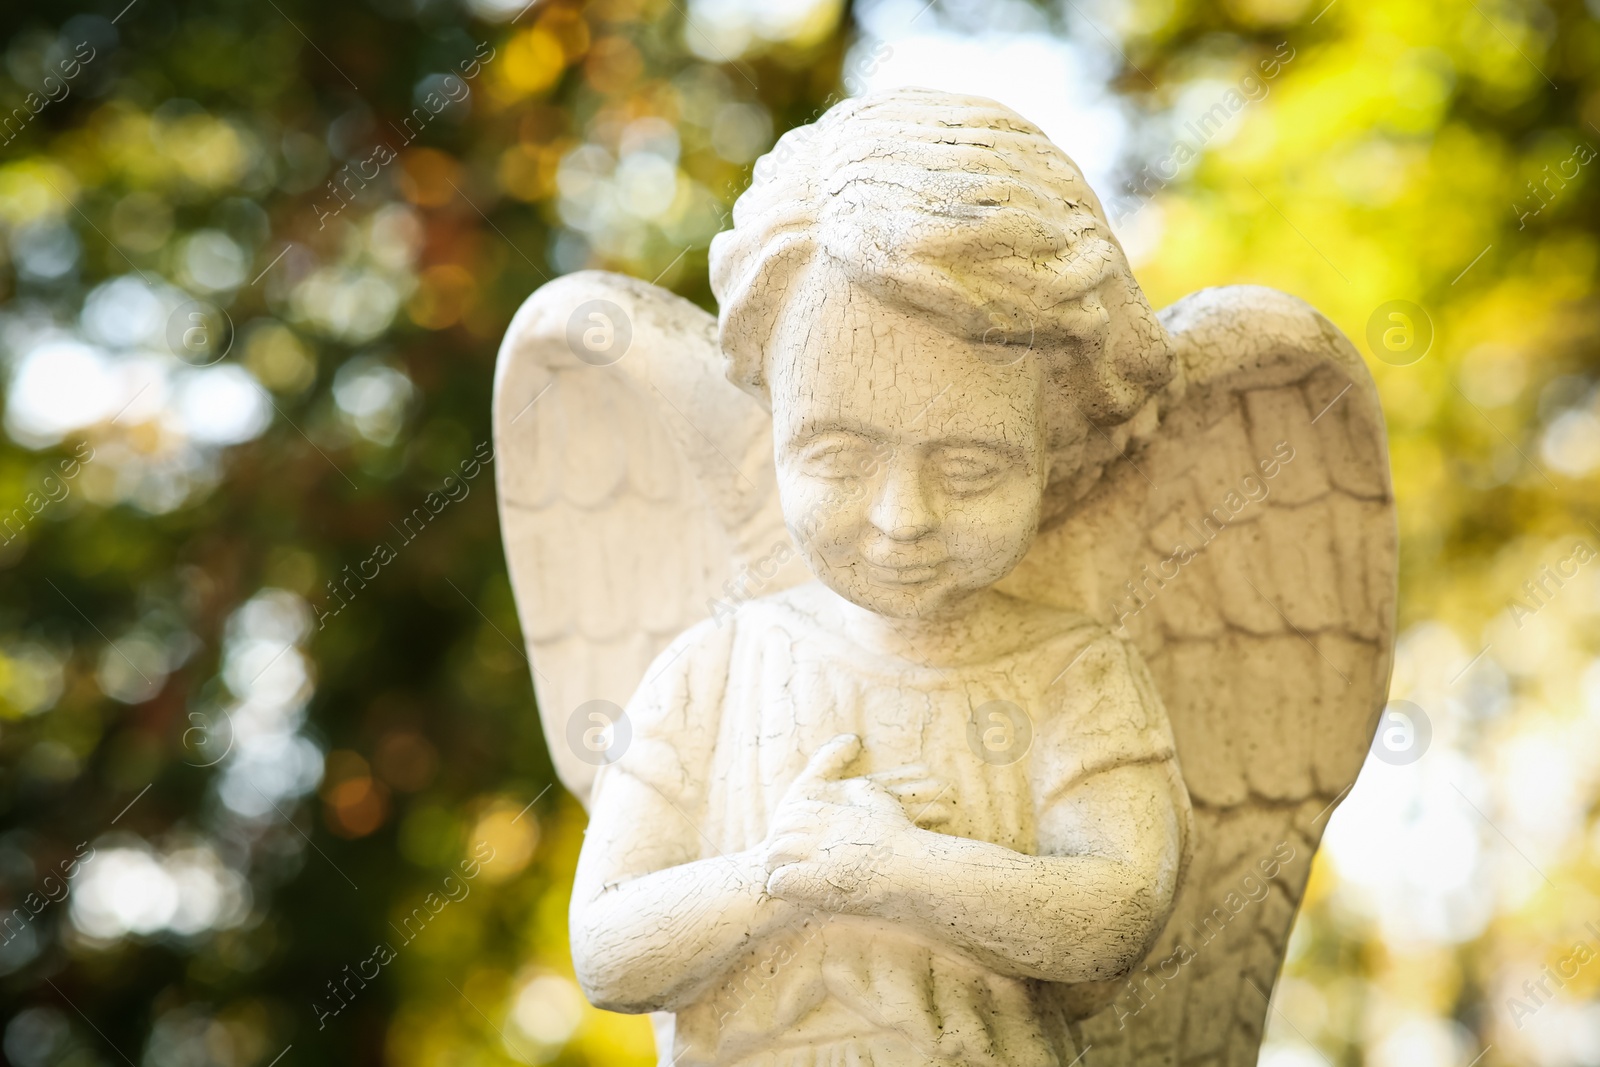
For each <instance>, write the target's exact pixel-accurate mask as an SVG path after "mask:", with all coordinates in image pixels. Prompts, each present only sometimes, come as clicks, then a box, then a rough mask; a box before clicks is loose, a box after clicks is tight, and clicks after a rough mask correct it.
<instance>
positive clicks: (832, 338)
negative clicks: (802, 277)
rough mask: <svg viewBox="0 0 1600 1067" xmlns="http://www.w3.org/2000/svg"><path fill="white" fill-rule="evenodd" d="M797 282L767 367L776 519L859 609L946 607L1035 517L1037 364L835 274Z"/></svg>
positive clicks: (1018, 542) (1034, 524) (1016, 543)
mask: <svg viewBox="0 0 1600 1067" xmlns="http://www.w3.org/2000/svg"><path fill="white" fill-rule="evenodd" d="M810 280H811V281H812V282H813V285H812V286H811V287H809V290H808V292H806V293H804V294H802V295H801V296H800V297H799V298H797V299H795V300H791V301H790V302H789V307H788V310H787V312H786V313H785V314H784V316H783V317H782V319H781V320H780V322H779V323H778V324H777V329H776V330H775V331H774V335H773V338H772V340H771V342H770V343H771V344H772V345H773V348H772V349H771V352H772V353H773V354H772V357H771V358H770V359H769V360H768V368H767V369H768V375H769V383H770V390H771V396H772V413H773V431H774V434H775V445H776V451H777V468H778V489H779V495H780V498H781V501H782V505H783V514H784V519H785V521H786V522H787V523H788V526H789V531H790V533H791V534H792V535H793V536H794V539H795V542H796V543H797V544H798V545H799V546H800V549H801V551H802V552H803V553H804V554H805V557H806V560H807V562H808V563H809V564H810V566H811V569H812V571H813V573H815V574H816V576H817V577H818V578H819V579H821V581H822V582H823V583H824V584H826V585H827V586H828V587H829V588H830V589H832V590H833V591H834V592H836V593H838V594H839V595H840V596H842V597H844V598H845V599H847V600H849V601H851V602H853V603H855V604H858V605H860V606H861V607H863V608H867V609H869V610H871V611H875V612H877V613H878V614H880V615H887V616H891V617H893V618H901V619H906V618H936V617H939V616H942V615H947V614H950V613H953V612H959V611H960V610H961V608H962V606H963V604H964V602H965V601H966V600H967V599H968V597H969V596H970V594H972V593H975V592H977V591H979V590H982V589H985V588H987V587H989V586H990V585H993V584H994V583H995V582H997V581H999V580H1000V579H1001V578H1003V577H1004V576H1005V575H1006V574H1007V572H1009V571H1010V570H1011V568H1013V567H1015V566H1016V565H1017V563H1019V562H1020V561H1021V560H1022V557H1023V556H1024V555H1025V554H1026V553H1027V551H1028V546H1029V545H1030V544H1031V543H1032V541H1033V537H1034V534H1035V532H1036V531H1037V529H1038V525H1039V507H1040V501H1041V497H1042V493H1043V489H1044V471H1045V468H1046V463H1045V456H1044V447H1043V435H1042V431H1041V422H1040V411H1039V370H1038V361H1037V360H1035V359H1032V358H1020V359H1016V360H1015V361H1012V360H1010V359H1007V360H1005V361H1003V362H1002V361H1000V360H997V359H996V355H997V352H996V350H995V349H994V348H986V347H985V346H984V345H983V344H982V343H981V342H977V341H969V340H966V339H962V338H956V337H951V336H948V335H947V334H944V333H941V332H940V331H939V330H937V329H935V328H934V327H933V326H931V325H929V324H928V323H927V322H926V320H925V319H923V318H921V317H919V316H917V315H915V314H911V313H907V312H903V311H898V310H895V309H893V308H890V307H887V306H885V305H884V304H882V303H880V302H878V301H877V300H875V299H873V298H872V297H871V296H869V295H868V294H867V293H865V292H864V291H862V290H860V289H858V288H856V287H854V286H851V285H849V284H848V283H846V282H845V281H843V279H842V278H840V279H836V284H826V285H825V284H821V283H820V281H819V280H818V279H817V277H816V276H815V275H814V276H813V277H812V279H810ZM985 357H987V358H985Z"/></svg>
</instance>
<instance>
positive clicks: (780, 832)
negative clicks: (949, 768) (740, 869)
mask: <svg viewBox="0 0 1600 1067" xmlns="http://www.w3.org/2000/svg"><path fill="white" fill-rule="evenodd" d="M860 753H861V739H860V738H859V737H857V736H856V735H854V734H842V735H840V736H839V737H835V738H834V739H833V740H831V741H829V742H828V743H827V744H825V745H823V746H822V748H820V749H818V751H817V753H816V755H814V756H812V757H811V761H810V763H808V764H807V765H806V769H805V770H804V771H802V772H801V774H800V776H799V777H798V778H796V779H795V780H794V782H793V783H792V784H791V785H790V786H789V789H788V791H787V792H786V793H785V794H784V797H783V800H782V801H780V802H779V804H778V809H777V811H776V812H775V813H774V815H773V820H772V827H771V830H770V831H769V833H768V835H767V840H766V843H765V846H764V854H763V863H764V864H765V867H766V870H767V875H768V877H767V892H768V893H769V894H771V895H772V896H774V897H777V898H778V899H780V900H784V901H787V902H789V903H791V904H794V905H797V906H800V907H809V908H816V909H820V910H823V911H829V912H843V913H852V914H865V913H870V912H872V911H873V910H874V908H875V907H876V906H877V905H878V903H880V902H881V900H882V899H883V893H884V889H885V888H886V887H887V886H888V885H890V884H892V880H893V877H894V870H893V868H894V862H895V856H896V854H897V850H898V852H899V854H901V855H904V854H905V853H906V848H905V847H903V846H905V845H907V844H908V843H909V842H910V840H911V839H912V835H914V834H915V832H916V830H917V826H918V825H919V824H921V825H923V826H932V825H937V824H940V823H942V822H944V821H947V820H948V818H949V811H948V809H947V808H946V807H944V806H942V805H941V804H940V796H939V794H940V793H941V792H942V789H941V787H940V786H939V785H938V784H937V783H936V782H934V781H932V779H930V778H929V777H928V776H927V773H926V771H925V770H923V769H922V768H918V767H906V768H900V769H897V770H894V771H886V772H883V773H881V774H878V775H873V776H871V777H857V778H847V777H843V775H844V772H845V769H846V768H847V767H848V766H849V765H850V764H851V762H853V761H854V760H855V759H856V757H857V756H859V755H860ZM913 816H916V818H915V821H914V820H913Z"/></svg>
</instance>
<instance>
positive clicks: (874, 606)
mask: <svg viewBox="0 0 1600 1067" xmlns="http://www.w3.org/2000/svg"><path fill="white" fill-rule="evenodd" d="M822 584H823V585H826V586H827V587H828V588H829V589H831V590H833V591H834V592H835V593H837V594H838V595H839V596H841V597H843V598H844V599H845V600H848V601H849V602H850V603H852V604H854V605H855V606H856V607H858V608H862V609H863V610H866V611H870V612H872V613H873V614H874V615H882V616H883V617H884V618H888V619H898V620H903V621H908V622H909V621H918V620H921V621H927V622H933V621H936V620H939V619H948V618H951V617H954V616H957V615H961V614H962V613H963V612H964V611H965V609H966V607H967V603H968V601H969V600H970V598H971V593H970V591H968V590H964V589H960V588H957V587H956V586H954V585H953V584H952V583H951V581H950V579H949V578H948V577H945V576H942V575H941V576H939V577H936V578H933V579H931V580H929V581H927V582H902V583H893V584H891V583H885V582H862V581H855V580H852V581H848V582H834V581H830V580H829V578H828V576H826V575H824V576H822Z"/></svg>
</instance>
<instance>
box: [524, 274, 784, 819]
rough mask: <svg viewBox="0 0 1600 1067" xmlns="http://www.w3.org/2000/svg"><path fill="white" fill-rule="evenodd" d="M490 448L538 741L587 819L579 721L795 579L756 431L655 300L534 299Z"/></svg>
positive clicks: (750, 402)
mask: <svg viewBox="0 0 1600 1067" xmlns="http://www.w3.org/2000/svg"><path fill="white" fill-rule="evenodd" d="M607 305H609V306H607ZM595 315H599V316H600V318H594V317H593V316H595ZM612 320H615V321H612ZM589 330H597V331H599V332H597V333H593V334H590V338H591V342H592V343H593V344H594V347H595V348H597V349H598V351H591V350H590V348H589V347H587V346H586V345H585V343H584V337H585V332H586V331H589ZM624 339H626V340H625V346H624ZM601 342H604V343H603V344H602V343H601ZM611 346H615V347H614V348H613V347H611ZM608 348H609V349H610V351H607V349H608ZM580 352H581V353H582V355H583V358H580V357H579V353H580ZM618 353H620V358H617V359H615V361H614V362H611V359H612V357H614V356H616V355H618ZM494 439H495V457H496V472H495V473H496V484H497V490H498V495H499V501H500V525H501V535H502V537H503V538H504V540H505V546H506V558H507V560H508V561H509V564H510V571H511V583H512V588H513V590H514V592H515V595H516V601H517V613H518V616H519V617H520V619H521V622H522V631H523V635H524V637H525V639H526V642H527V651H528V657H529V661H530V662H531V664H532V666H533V672H534V689H535V692H536V694H537V697H538V704H539V714H540V717H541V720H542V722H543V725H544V731H545V738H546V740H547V741H548V742H549V746H550V754H551V758H552V759H553V760H554V762H555V767H556V771H557V773H558V774H559V775H560V777H561V781H562V782H563V784H565V785H566V786H567V788H568V789H570V790H572V792H573V793H574V794H576V795H577V796H578V798H579V799H580V800H582V801H584V802H585V803H587V802H588V798H589V787H590V785H591V783H592V782H593V780H594V774H595V771H596V770H597V769H598V766H599V763H598V761H599V760H600V759H602V758H604V754H601V753H595V752H592V751H590V750H589V749H587V748H585V747H584V746H583V745H582V742H581V740H580V741H578V742H577V743H574V740H573V739H574V737H576V738H579V739H581V738H582V736H583V731H584V730H585V729H588V728H589V727H590V723H589V721H587V720H583V721H581V722H580V723H579V725H578V727H577V728H576V729H575V730H573V731H572V732H571V733H569V728H570V727H569V723H570V720H571V719H572V717H573V715H574V713H575V712H576V711H577V709H578V708H579V707H580V705H583V704H585V703H587V702H588V701H591V700H597V699H599V700H608V701H611V702H613V703H615V704H618V705H622V706H626V704H627V702H628V700H629V698H630V697H631V696H632V695H633V692H634V690H635V689H636V688H637V687H638V685H639V683H640V681H642V680H643V678H644V673H645V669H646V668H647V667H648V666H649V664H650V662H651V660H653V659H654V658H655V656H656V655H657V654H658V653H659V652H660V651H661V650H662V649H663V648H664V647H666V645H667V644H668V643H669V642H670V641H671V640H672V639H673V638H675V637H677V636H678V635H679V634H680V633H682V632H683V631H684V630H686V629H688V628H689V627H690V626H692V625H694V624H695V623H698V622H700V621H701V620H703V619H705V618H707V617H708V616H714V615H718V614H720V613H725V612H731V611H733V610H735V609H736V608H737V606H738V604H739V602H740V601H741V600H743V599H745V598H747V597H749V596H753V595H760V594H765V593H770V592H775V591H777V590H779V589H783V588H785V587H787V586H789V585H792V584H794V583H795V582H796V581H799V580H803V578H804V577H805V574H804V568H803V565H802V564H801V563H800V562H799V558H798V554H797V553H796V552H795V551H794V549H793V545H792V542H791V541H790V539H789V535H788V533H787V532H786V531H785V529H784V525H783V517H782V514H781V513H780V512H779V510H778V498H777V481H776V478H775V475H774V472H773V460H772V419H771V416H770V415H769V414H768V413H767V412H766V411H764V410H763V409H762V408H761V406H760V404H759V403H758V402H757V401H756V400H755V399H754V398H752V397H750V396H749V395H747V394H745V393H744V392H742V391H741V390H739V389H738V388H737V387H736V386H734V385H732V384H731V383H730V382H729V381H728V380H727V379H726V377H725V376H724V375H723V370H722V357H721V355H720V353H719V351H718V348H717V323H716V319H715V318H713V317H712V316H710V315H708V314H706V313H705V312H704V311H702V310H700V309H699V308H697V307H695V306H694V305H693V304H690V303H689V302H688V301H686V300H683V299H681V298H679V297H677V296H674V295H673V294H671V293H669V292H667V291H666V290H664V289H661V288H658V287H657V286H654V285H649V284H646V283H644V282H640V281H637V280H635V279H633V278H628V277H625V276H623V275H619V274H611V273H607V272H603V271H583V272H580V273H577V274H569V275H566V276H565V277H562V278H558V279H557V280H555V281H553V282H550V283H549V284H547V285H545V286H543V287H541V288H540V289H539V290H538V291H536V292H535V293H534V294H533V295H532V296H530V297H528V299H527V300H526V301H525V302H524V303H523V305H522V307H521V309H519V310H518V312H517V314H516V317H515V318H514V319H513V320H512V323H511V326H510V328H509V329H508V330H507V332H506V337H505V341H504V342H503V343H502V345H501V347H500V356H499V361H498V363H497V365H496V368H495V384H494ZM591 737H592V735H591ZM609 755H611V756H612V757H614V756H616V755H620V752H612V753H610V754H609Z"/></svg>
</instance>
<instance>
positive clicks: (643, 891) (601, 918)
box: [571, 771, 793, 1013]
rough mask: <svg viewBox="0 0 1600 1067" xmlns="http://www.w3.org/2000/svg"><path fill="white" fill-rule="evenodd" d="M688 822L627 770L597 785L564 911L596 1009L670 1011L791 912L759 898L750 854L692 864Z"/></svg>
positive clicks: (761, 877)
mask: <svg viewBox="0 0 1600 1067" xmlns="http://www.w3.org/2000/svg"><path fill="white" fill-rule="evenodd" d="M691 814H693V813H690V812H684V811H680V810H676V806H675V805H674V804H673V803H672V802H669V801H668V800H667V798H665V797H664V796H663V795H662V794H661V793H660V792H658V791H657V789H656V788H655V787H654V786H652V785H649V784H647V783H646V782H644V781H641V780H640V779H639V778H636V777H634V776H633V775H631V774H628V773H626V772H621V771H619V772H618V773H613V774H608V775H605V776H604V777H602V779H601V782H600V788H599V790H598V791H597V795H596V797H595V804H594V812H593V814H592V816H591V818H590V821H589V830H588V834H587V835H586V837H585V839H584V845H583V851H582V853H581V855H580V856H579V859H578V870H577V875H576V879H575V882H574V885H573V895H572V912H571V929H572V956H573V965H574V966H575V967H576V969H577V976H578V983H579V984H580V985H581V986H582V987H583V991H584V993H585V994H587V995H588V997H589V999H590V1001H592V1002H593V1003H594V1004H596V1005H598V1006H599V1007H602V1008H607V1009H610V1010H612V1011H621V1012H633V1013H637V1012H646V1011H673V1010H677V1009H679V1008H681V1007H683V1006H684V1005H686V1004H688V1003H690V1002H691V1001H693V1000H694V998H695V997H696V995H698V993H699V992H700V991H702V990H703V989H704V988H705V987H706V986H707V985H708V984H709V983H711V982H712V981H714V980H715V979H716V977H717V976H718V975H721V974H722V973H724V972H725V971H726V970H727V969H728V967H729V966H730V964H731V963H732V962H733V961H734V959H735V958H736V957H737V955H738V954H739V953H740V952H741V951H742V950H743V949H744V948H745V947H746V946H747V945H748V944H749V942H750V941H751V939H752V938H754V937H757V936H759V935H760V934H761V933H764V932H765V931H767V930H768V929H770V928H771V927H772V926H773V924H774V923H775V922H777V921H780V920H781V918H782V917H783V916H784V915H786V914H789V913H791V912H792V910H793V909H791V908H789V907H788V906H787V905H785V904H783V903H781V902H779V901H775V900H773V899H772V898H770V897H767V896H765V893H764V889H765V886H766V872H765V870H764V869H763V868H762V866H761V862H760V859H759V858H758V857H757V856H755V855H754V854H753V853H748V852H743V853H731V854H728V855H723V856H715V857H712V858H708V859H700V858H697V857H699V856H700V855H701V845H702V841H703V839H702V838H701V837H700V835H699V832H698V831H697V830H696V829H695V827H694V825H693V824H692V823H691V822H690V815H691Z"/></svg>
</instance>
